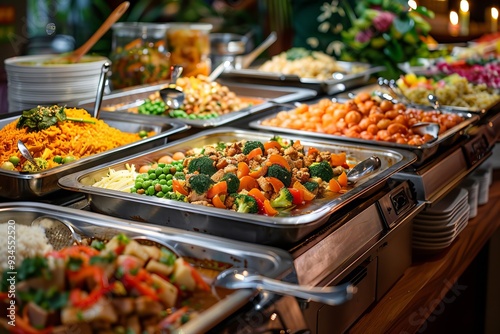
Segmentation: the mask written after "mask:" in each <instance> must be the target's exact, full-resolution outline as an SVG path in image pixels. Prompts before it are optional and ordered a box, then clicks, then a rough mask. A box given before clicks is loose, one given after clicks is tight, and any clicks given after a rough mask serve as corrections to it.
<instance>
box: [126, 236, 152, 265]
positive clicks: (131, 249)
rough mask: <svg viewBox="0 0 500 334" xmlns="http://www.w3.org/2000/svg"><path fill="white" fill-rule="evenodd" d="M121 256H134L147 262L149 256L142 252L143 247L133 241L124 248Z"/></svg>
mask: <svg viewBox="0 0 500 334" xmlns="http://www.w3.org/2000/svg"><path fill="white" fill-rule="evenodd" d="M123 254H127V255H134V256H137V257H138V258H140V259H141V260H143V261H147V259H148V258H149V254H148V253H147V252H146V251H145V250H144V247H143V246H142V245H141V244H140V243H138V242H137V241H135V240H130V242H129V243H128V244H127V246H125V250H124V251H123Z"/></svg>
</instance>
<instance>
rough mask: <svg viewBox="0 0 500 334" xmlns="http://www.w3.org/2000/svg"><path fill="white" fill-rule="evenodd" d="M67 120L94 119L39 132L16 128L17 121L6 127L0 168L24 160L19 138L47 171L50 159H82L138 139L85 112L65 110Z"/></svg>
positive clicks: (0, 133)
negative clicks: (14, 159)
mask: <svg viewBox="0 0 500 334" xmlns="http://www.w3.org/2000/svg"><path fill="white" fill-rule="evenodd" d="M65 112H66V115H67V117H72V118H83V119H89V120H94V121H95V124H91V123H82V122H73V121H64V122H58V123H57V124H55V125H53V126H51V127H49V128H48V129H45V130H41V131H38V132H36V131H29V130H28V128H26V127H23V128H21V129H17V128H16V125H17V122H18V121H17V120H16V121H14V122H12V123H9V124H7V125H6V126H5V127H4V128H3V129H1V130H0V151H1V152H0V165H1V164H2V163H4V162H5V161H8V160H9V157H11V156H17V157H18V158H20V159H21V163H20V164H19V165H18V166H17V168H16V169H17V170H20V169H21V165H22V164H23V163H24V162H25V159H24V158H23V157H22V156H21V153H20V152H19V150H18V148H17V141H18V140H19V139H21V140H22V141H23V142H24V144H25V145H26V146H27V147H28V149H29V150H30V152H31V154H32V155H33V156H34V157H35V158H39V157H40V158H44V159H46V160H47V161H48V162H49V168H51V167H55V166H57V165H58V164H56V163H54V162H53V161H52V159H53V158H54V157H55V156H58V155H59V156H61V157H66V156H73V157H75V158H77V159H78V158H82V157H85V156H89V155H92V154H97V153H100V152H104V151H107V150H111V149H113V148H116V147H118V146H121V145H125V144H129V143H132V142H135V141H138V140H140V139H141V137H140V136H139V134H138V133H126V132H122V131H120V130H118V129H116V128H113V127H111V126H109V125H108V124H106V123H105V122H104V121H102V120H100V119H96V118H94V117H92V116H91V115H90V114H89V113H88V112H87V111H86V110H84V109H77V108H66V109H65Z"/></svg>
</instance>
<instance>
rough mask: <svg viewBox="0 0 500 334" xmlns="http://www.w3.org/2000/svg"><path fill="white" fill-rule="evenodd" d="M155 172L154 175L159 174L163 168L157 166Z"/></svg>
mask: <svg viewBox="0 0 500 334" xmlns="http://www.w3.org/2000/svg"><path fill="white" fill-rule="evenodd" d="M155 174H156V176H160V175H161V174H163V168H159V167H158V168H156V170H155Z"/></svg>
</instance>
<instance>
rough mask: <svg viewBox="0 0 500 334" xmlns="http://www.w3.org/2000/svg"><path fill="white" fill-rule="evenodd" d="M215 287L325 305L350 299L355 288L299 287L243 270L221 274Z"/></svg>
mask: <svg viewBox="0 0 500 334" xmlns="http://www.w3.org/2000/svg"><path fill="white" fill-rule="evenodd" d="M213 284H214V285H215V286H219V287H223V288H226V289H233V290H234V289H256V290H263V291H267V292H273V293H277V294H279V295H287V296H294V297H297V298H302V299H305V300H307V301H314V302H318V303H323V304H327V305H340V304H343V303H344V302H346V301H347V300H349V299H351V298H352V296H353V294H355V293H356V288H355V287H353V286H352V285H351V284H350V283H345V284H342V285H339V286H331V287H327V288H318V287H314V286H300V285H297V284H291V283H286V282H283V281H279V280H275V279H271V278H269V277H266V276H263V275H260V274H258V273H256V272H252V271H249V270H248V269H245V268H230V269H226V270H224V271H223V272H221V273H220V274H219V275H218V276H217V277H216V278H215V280H214V282H213Z"/></svg>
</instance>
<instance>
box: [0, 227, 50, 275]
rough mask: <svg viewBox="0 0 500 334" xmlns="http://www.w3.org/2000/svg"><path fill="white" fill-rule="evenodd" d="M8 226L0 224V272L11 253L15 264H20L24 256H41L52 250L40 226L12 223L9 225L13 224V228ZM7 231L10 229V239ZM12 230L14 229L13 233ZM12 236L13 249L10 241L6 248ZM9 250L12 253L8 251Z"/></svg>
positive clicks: (4, 268) (6, 263)
mask: <svg viewBox="0 0 500 334" xmlns="http://www.w3.org/2000/svg"><path fill="white" fill-rule="evenodd" d="M8 226H9V225H8V224H7V223H3V224H0V240H3V242H0V272H2V271H4V270H6V269H7V268H8V260H9V259H10V258H9V256H11V255H15V257H16V260H15V265H16V266H20V265H21V262H22V261H23V260H24V259H25V258H28V257H34V256H37V255H39V256H41V255H44V254H45V253H47V252H50V251H51V250H52V246H51V245H50V244H49V241H48V240H47V237H46V236H45V232H44V230H43V228H42V227H40V226H28V225H22V224H14V225H11V226H14V227H15V230H12V228H10V229H9V228H8ZM8 231H11V232H10V233H11V234H10V236H11V238H10V239H9V234H8ZM12 231H15V234H13V233H12ZM12 237H15V246H16V247H15V250H14V249H12V242H11V243H10V246H11V248H10V249H9V248H8V246H9V241H10V240H13V239H12ZM9 250H10V251H11V253H13V254H11V253H9Z"/></svg>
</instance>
